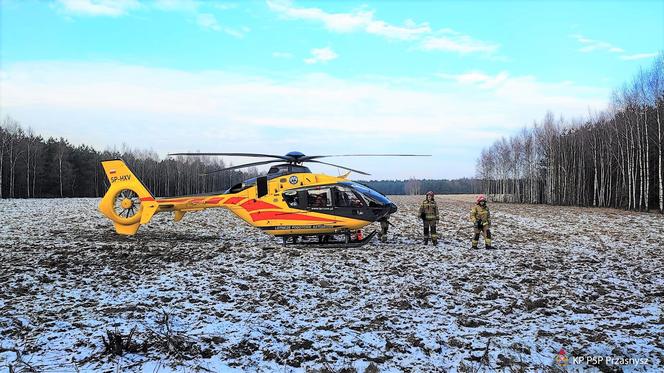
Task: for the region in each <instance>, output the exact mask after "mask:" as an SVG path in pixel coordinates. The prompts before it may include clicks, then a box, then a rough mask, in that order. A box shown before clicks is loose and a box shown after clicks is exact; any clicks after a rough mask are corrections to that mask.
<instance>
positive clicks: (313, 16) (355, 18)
mask: <svg viewBox="0 0 664 373" xmlns="http://www.w3.org/2000/svg"><path fill="white" fill-rule="evenodd" d="M268 6H269V7H270V9H272V10H273V11H275V12H277V13H279V14H281V15H282V16H284V17H286V18H289V19H303V20H309V21H318V22H322V23H323V24H324V25H325V27H326V28H327V29H328V30H330V31H335V32H354V31H364V32H366V33H369V34H373V35H378V36H382V37H385V38H388V39H401V40H408V39H414V38H417V37H418V36H419V35H422V34H427V33H429V32H431V28H430V27H429V25H428V24H427V23H421V24H417V23H415V22H414V21H412V20H406V22H404V25H403V26H396V25H391V24H389V23H387V22H385V21H381V20H378V19H375V18H374V13H373V12H372V11H366V10H356V11H353V12H351V13H329V12H326V11H324V10H322V9H320V8H300V7H296V6H293V5H292V3H291V2H290V1H268Z"/></svg>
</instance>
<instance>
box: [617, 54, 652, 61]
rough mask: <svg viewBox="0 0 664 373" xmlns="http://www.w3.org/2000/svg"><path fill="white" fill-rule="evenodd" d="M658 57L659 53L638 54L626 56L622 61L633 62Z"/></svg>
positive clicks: (622, 57) (621, 57)
mask: <svg viewBox="0 0 664 373" xmlns="http://www.w3.org/2000/svg"><path fill="white" fill-rule="evenodd" d="M655 56H657V53H637V54H625V55H622V56H620V59H621V60H626V61H632V60H642V59H644V58H652V57H655Z"/></svg>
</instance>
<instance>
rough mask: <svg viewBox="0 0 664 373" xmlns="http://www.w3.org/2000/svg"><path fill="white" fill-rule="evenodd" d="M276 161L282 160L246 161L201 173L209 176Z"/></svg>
mask: <svg viewBox="0 0 664 373" xmlns="http://www.w3.org/2000/svg"><path fill="white" fill-rule="evenodd" d="M276 162H281V161H280V160H271V161H262V162H253V163H245V164H240V165H237V166H231V167H226V168H221V169H218V170H214V171H210V172H205V173H202V174H200V175H201V176H207V175H210V174H214V173H217V172H222V171H230V170H237V169H238V168H247V167H252V166H260V165H264V164H269V163H276Z"/></svg>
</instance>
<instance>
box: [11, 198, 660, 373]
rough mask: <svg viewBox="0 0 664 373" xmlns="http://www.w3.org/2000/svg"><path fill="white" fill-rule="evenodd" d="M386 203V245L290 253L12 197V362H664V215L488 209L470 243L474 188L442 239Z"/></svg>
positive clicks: (45, 365) (228, 229)
mask: <svg viewBox="0 0 664 373" xmlns="http://www.w3.org/2000/svg"><path fill="white" fill-rule="evenodd" d="M392 198H393V200H394V201H395V202H396V203H397V205H398V206H399V211H398V213H397V214H396V215H395V216H394V217H393V219H392V222H393V223H394V225H395V227H392V228H391V230H390V242H389V243H387V244H381V243H378V242H377V241H376V240H375V241H374V242H373V243H371V244H369V245H367V246H364V247H362V248H355V249H329V248H307V249H299V248H284V247H282V246H280V243H279V241H277V240H275V239H273V238H271V237H270V236H267V235H265V234H264V233H262V232H261V231H259V230H257V229H253V228H252V227H250V226H248V225H247V224H245V223H243V222H242V221H240V220H238V219H236V218H235V217H233V216H232V215H231V214H230V213H229V212H227V211H225V210H208V211H204V212H199V213H193V214H188V215H187V216H185V218H184V220H183V221H182V222H180V223H177V224H176V223H174V222H173V221H172V216H171V215H169V214H162V215H158V216H156V217H155V219H153V221H152V222H151V223H150V224H149V225H147V226H144V227H142V228H141V230H140V231H139V233H138V234H137V235H136V236H134V237H130V238H125V237H120V236H118V235H116V234H115V233H114V230H113V229H112V226H111V224H110V222H109V221H107V220H105V219H104V218H103V217H102V216H101V215H100V214H99V213H98V212H97V211H96V204H97V203H98V200H97V199H52V200H13V201H6V200H5V201H0V219H1V223H0V369H5V368H6V367H10V366H11V369H14V370H16V371H30V370H31V369H34V370H37V371H47V372H56V371H57V372H60V371H77V370H78V371H92V370H94V371H98V370H112V371H117V370H120V371H150V372H154V371H171V370H182V369H187V370H194V371H207V370H210V371H231V370H238V371H287V372H288V371H360V372H363V371H370V372H375V371H404V370H406V371H495V370H502V369H508V370H509V371H518V370H519V369H520V368H535V369H539V370H545V371H560V370H561V369H565V368H564V367H562V366H561V365H560V364H559V362H558V361H557V357H558V353H559V352H560V350H561V349H564V350H565V355H564V356H565V357H566V358H567V359H568V364H569V365H573V364H574V363H581V361H580V360H579V359H580V358H581V357H589V356H600V357H605V358H606V357H612V358H615V359H618V358H621V359H623V360H613V361H611V362H607V361H606V360H604V361H595V362H594V364H593V366H592V367H589V366H588V365H586V364H585V362H584V363H582V364H580V365H577V368H579V367H580V368H582V369H591V370H601V371H620V370H621V369H622V370H625V371H656V370H659V369H662V368H664V310H663V302H662V299H663V297H664V269H663V268H664V251H663V250H664V244H663V241H664V233H663V232H664V217H662V216H660V215H656V214H644V213H634V212H625V211H619V210H609V209H591V208H574V207H553V206H534V205H533V206H531V205H509V204H490V207H491V209H492V214H493V221H494V224H495V227H494V228H493V231H494V238H495V241H494V242H495V246H496V247H497V249H496V250H491V251H489V250H482V249H480V250H477V251H471V250H470V236H471V228H470V222H468V220H467V218H468V214H469V211H470V208H471V206H472V202H471V201H472V199H471V198H469V197H467V196H439V197H437V201H438V203H439V206H440V209H441V212H442V220H441V222H440V224H439V226H438V229H439V232H440V233H441V236H442V238H441V241H442V242H441V243H440V244H439V245H438V246H437V247H433V246H424V245H422V244H421V237H420V227H419V224H420V223H419V222H418V220H417V217H416V209H417V208H418V206H419V202H420V200H421V197H406V196H396V197H392ZM368 228H369V230H371V229H377V228H378V227H377V226H370V227H368ZM132 330H133V332H132ZM129 334H131V337H130V338H128V337H129ZM118 337H119V338H120V339H121V340H120V341H119V342H118V339H117V338H118ZM128 339H129V343H127V340H128ZM120 353H121V354H122V355H121V356H120V355H119V354H120ZM639 359H641V360H639ZM618 363H638V364H630V365H624V364H618ZM641 363H645V364H641ZM566 369H569V366H568V368H566Z"/></svg>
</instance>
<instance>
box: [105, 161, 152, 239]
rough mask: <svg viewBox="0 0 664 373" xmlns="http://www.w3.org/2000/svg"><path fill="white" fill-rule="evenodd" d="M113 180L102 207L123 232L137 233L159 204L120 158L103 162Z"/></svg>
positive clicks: (123, 233)
mask: <svg viewBox="0 0 664 373" xmlns="http://www.w3.org/2000/svg"><path fill="white" fill-rule="evenodd" d="M101 164H102V167H103V168H104V172H105V173H106V177H107V178H108V181H109V183H110V187H109V188H108V191H107V192H106V194H105V195H104V197H103V198H102V200H101V202H100V203H99V210H100V211H101V212H102V214H104V215H105V216H106V217H108V218H109V219H111V220H112V221H113V224H114V225H115V230H116V232H118V233H119V234H122V235H133V234H135V233H136V231H138V228H139V227H140V226H141V224H147V223H148V222H149V221H150V219H152V216H153V215H154V213H155V212H157V209H158V207H159V204H158V203H157V202H156V201H155V199H154V196H152V194H151V193H150V192H149V191H148V189H147V188H146V187H145V186H144V185H143V183H141V181H140V180H139V179H138V178H137V177H136V175H134V174H133V173H132V172H131V170H130V169H129V167H128V166H127V165H126V164H125V162H124V161H122V160H120V159H114V160H108V161H102V162H101Z"/></svg>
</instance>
